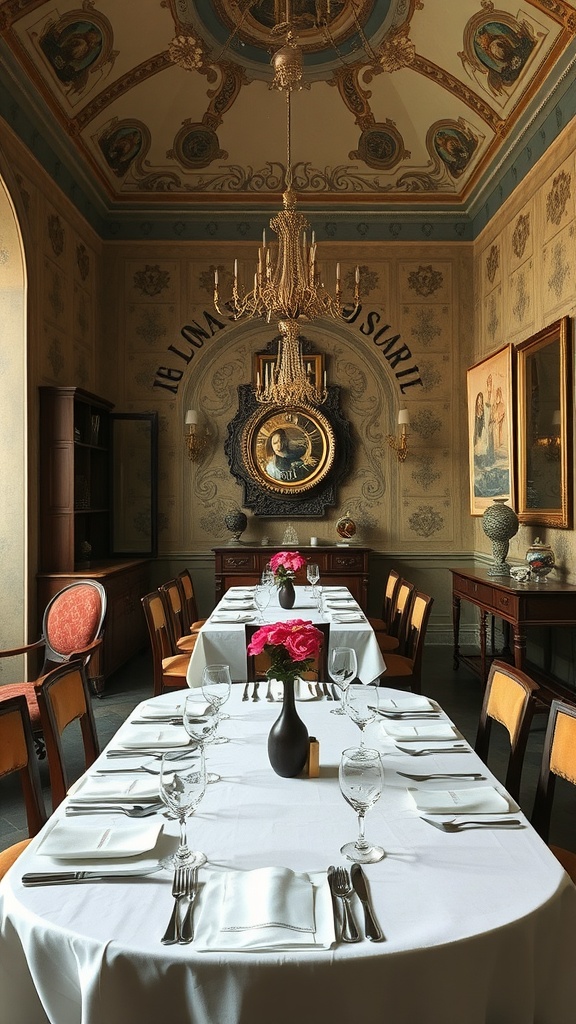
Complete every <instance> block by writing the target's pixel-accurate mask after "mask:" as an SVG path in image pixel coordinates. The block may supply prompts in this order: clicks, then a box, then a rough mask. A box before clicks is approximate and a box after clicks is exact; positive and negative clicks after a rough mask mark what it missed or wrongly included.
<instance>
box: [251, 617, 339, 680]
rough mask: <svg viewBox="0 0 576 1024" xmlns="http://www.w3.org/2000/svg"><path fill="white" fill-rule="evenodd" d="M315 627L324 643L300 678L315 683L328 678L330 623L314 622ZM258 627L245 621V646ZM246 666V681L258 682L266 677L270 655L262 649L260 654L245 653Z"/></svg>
mask: <svg viewBox="0 0 576 1024" xmlns="http://www.w3.org/2000/svg"><path fill="white" fill-rule="evenodd" d="M314 625H315V627H316V629H319V630H320V632H321V633H323V635H324V643H323V644H322V646H321V648H320V650H319V652H318V657H317V658H316V659H315V661H314V662H313V664H312V665H311V667H310V670H309V671H308V672H303V673H302V676H301V678H302V679H304V680H305V681H308V680H309V681H314V682H317V683H322V682H326V681H327V680H328V646H329V643H330V623H329V622H315V623H314ZM259 629H260V626H258V625H256V624H255V623H247V624H246V625H245V627H244V634H245V636H244V639H245V643H246V647H248V644H249V643H250V641H251V639H252V637H253V636H254V633H256V632H257V631H258V630H259ZM246 667H247V675H246V678H247V681H248V682H249V683H259V682H262V680H263V679H266V678H267V676H266V672H267V670H268V669H269V668H270V657H269V655H268V654H267V653H266V651H265V650H264V651H262V653H261V654H247V655H246Z"/></svg>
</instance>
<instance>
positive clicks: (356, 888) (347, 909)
mask: <svg viewBox="0 0 576 1024" xmlns="http://www.w3.org/2000/svg"><path fill="white" fill-rule="evenodd" d="M328 884H329V886H330V891H331V892H332V895H333V896H334V897H336V899H337V900H339V901H340V903H341V906H342V927H341V936H342V941H343V942H360V932H359V931H358V926H357V924H356V921H355V919H354V912H353V910H352V897H353V896H354V894H356V895H357V896H358V899H359V900H360V902H361V904H362V908H363V910H364V932H365V935H366V938H367V939H370V941H371V942H382V941H383V939H384V934H383V932H382V929H381V928H380V925H379V924H378V922H377V920H376V917H375V914H374V910H373V907H372V904H371V901H370V896H369V893H368V886H367V884H366V878H365V876H364V872H363V870H362V868H361V866H360V864H353V866H352V871H351V877H350V874H349V873H348V871H347V869H346V868H342V867H334V865H333V864H331V865H330V867H329V868H328Z"/></svg>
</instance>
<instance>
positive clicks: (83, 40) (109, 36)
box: [32, 4, 118, 95]
mask: <svg viewBox="0 0 576 1024" xmlns="http://www.w3.org/2000/svg"><path fill="white" fill-rule="evenodd" d="M84 6H85V8H86V9H85V10H75V11H69V12H68V14H66V15H65V16H64V17H62V18H59V19H58V20H57V21H55V20H53V19H52V18H51V17H49V20H48V21H47V23H46V24H45V26H44V28H43V30H42V31H41V32H40V35H39V37H38V39H37V44H38V46H39V47H40V50H41V51H42V53H43V55H44V57H45V59H46V61H47V62H48V64H49V66H50V68H51V70H52V72H53V74H54V75H55V76H56V78H57V79H58V81H59V82H60V83H61V85H63V86H64V87H65V89H66V91H67V92H69V93H70V94H71V95H73V94H80V93H82V92H83V91H84V90H85V89H86V86H87V84H88V79H89V76H90V75H93V74H94V72H96V71H100V72H101V70H102V68H103V66H104V65H105V64H110V66H112V65H113V63H114V60H115V58H116V57H117V56H118V53H117V52H113V51H112V40H113V30H112V26H111V24H110V22H109V21H108V19H107V18H105V17H104V16H103V15H101V14H99V13H97V12H96V11H94V10H93V5H89V6H88V7H86V4H85V5H84ZM87 11H88V12H89V14H90V17H86V12H87ZM32 36H33V38H34V36H35V33H32Z"/></svg>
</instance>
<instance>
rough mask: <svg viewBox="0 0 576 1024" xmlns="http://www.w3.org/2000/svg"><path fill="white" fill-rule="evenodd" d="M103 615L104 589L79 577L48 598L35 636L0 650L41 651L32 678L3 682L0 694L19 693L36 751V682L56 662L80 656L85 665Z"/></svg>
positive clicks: (5, 654) (98, 639) (95, 650)
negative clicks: (39, 663)
mask: <svg viewBox="0 0 576 1024" xmlns="http://www.w3.org/2000/svg"><path fill="white" fill-rule="evenodd" d="M105 616H106V591H105V590H104V587H103V586H102V584H101V583H99V582H98V581H97V580H91V579H80V580H75V581H74V583H69V584H68V586H66V587H64V588H63V589H62V590H60V591H58V593H57V594H55V595H54V597H53V598H51V600H50V601H49V602H48V604H47V606H46V609H45V611H44V615H43V619H42V635H41V637H40V639H39V640H36V641H35V642H34V643H31V644H24V645H23V646H22V647H15V648H12V650H6V651H0V658H10V657H15V656H16V655H21V654H27V655H28V654H32V653H33V652H35V651H38V652H39V651H42V650H43V651H44V662H43V664H42V668H41V669H40V672H39V673H38V676H37V677H36V679H34V680H32V681H30V682H24V683H6V685H4V686H3V687H2V696H4V697H13V696H17V695H18V694H23V695H24V696H25V697H26V701H27V703H28V711H29V714H30V721H31V724H32V731H33V733H34V742H35V744H36V752H37V754H38V756H39V757H43V756H44V743H43V739H42V725H41V721H40V710H39V708H38V701H37V699H36V690H35V685H36V683H37V682H38V681H39V680H40V679H42V677H43V676H45V675H46V673H47V672H49V671H50V669H52V668H54V667H55V666H56V665H62V664H65V663H66V662H68V661H70V660H72V659H76V658H82V659H83V661H84V664H85V665H86V667H88V665H89V663H90V661H91V659H92V658H94V657H96V656H97V655H98V654H99V651H100V648H101V646H102V633H103V628H104V620H105Z"/></svg>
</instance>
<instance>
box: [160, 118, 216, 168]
mask: <svg viewBox="0 0 576 1024" xmlns="http://www.w3.org/2000/svg"><path fill="white" fill-rule="evenodd" d="M166 155H167V157H168V158H170V157H174V156H175V157H176V159H177V160H178V162H179V163H181V164H182V166H183V167H191V168H200V167H208V166H209V165H210V164H211V163H212V161H213V160H227V159H228V153H227V152H226V150H224V149H220V144H219V142H218V136H217V135H216V132H215V131H213V129H212V128H210V127H208V126H207V125H205V124H194V123H193V122H192V121H190V120H186V121H185V122H184V125H183V127H182V128H181V129H180V131H179V132H178V135H177V136H176V138H175V139H174V149H173V150H172V151H169V152H168V153H167V154H166Z"/></svg>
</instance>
